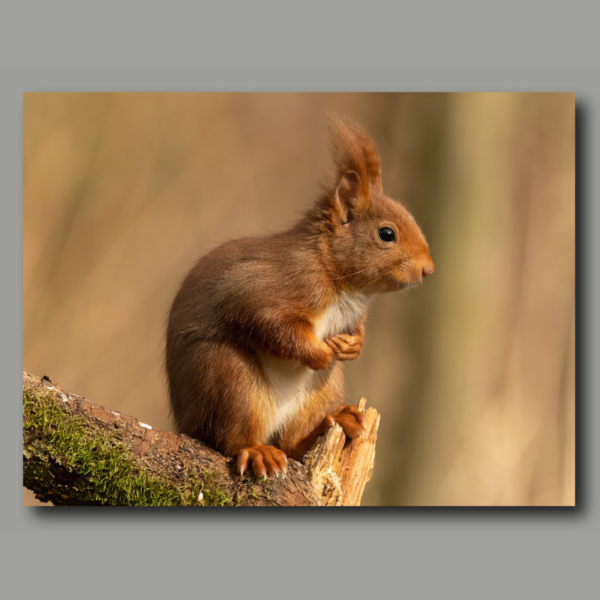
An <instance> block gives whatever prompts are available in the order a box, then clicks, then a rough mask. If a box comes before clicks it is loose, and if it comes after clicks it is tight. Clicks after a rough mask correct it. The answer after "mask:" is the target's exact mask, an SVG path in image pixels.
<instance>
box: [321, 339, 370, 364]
mask: <svg viewBox="0 0 600 600" xmlns="http://www.w3.org/2000/svg"><path fill="white" fill-rule="evenodd" d="M364 343H365V339H364V337H363V336H362V335H347V334H341V335H336V336H335V337H332V338H331V339H329V340H327V345H328V346H329V347H330V348H331V349H332V350H333V354H334V355H335V357H336V358H337V359H338V360H356V359H357V358H358V357H359V356H360V353H361V352H362V347H363V344H364Z"/></svg>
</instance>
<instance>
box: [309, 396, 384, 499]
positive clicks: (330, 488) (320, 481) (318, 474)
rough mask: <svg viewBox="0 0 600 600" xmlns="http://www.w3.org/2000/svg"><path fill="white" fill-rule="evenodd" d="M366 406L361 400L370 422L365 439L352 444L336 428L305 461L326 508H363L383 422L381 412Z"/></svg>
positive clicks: (323, 438)
mask: <svg viewBox="0 0 600 600" xmlns="http://www.w3.org/2000/svg"><path fill="white" fill-rule="evenodd" d="M366 405H367V401H366V399H365V398H361V399H360V402H359V403H358V408H359V409H360V410H361V411H362V412H363V413H364V415H365V417H366V419H367V424H366V430H367V434H366V436H365V437H364V438H358V439H356V440H353V441H351V442H350V441H348V440H347V439H346V436H345V435H344V432H343V430H342V428H341V427H340V426H339V425H334V426H333V427H332V428H331V429H330V430H329V431H328V432H327V434H326V435H325V436H323V437H321V438H319V440H317V443H316V445H315V447H314V448H313V449H312V450H311V451H310V452H309V453H308V454H307V455H306V456H305V458H304V465H305V467H306V470H307V473H308V478H309V480H310V483H311V485H312V487H313V488H314V490H315V492H316V493H317V495H318V496H319V497H320V499H321V504H322V505H323V506H360V501H361V498H362V495H363V492H364V490H365V485H366V484H367V482H368V481H369V480H370V479H371V476H372V474H373V465H374V461H375V444H376V442H377V430H378V428H379V420H380V417H379V413H378V412H377V411H376V410H375V409H374V408H373V407H369V408H368V409H366ZM365 409H366V410H365Z"/></svg>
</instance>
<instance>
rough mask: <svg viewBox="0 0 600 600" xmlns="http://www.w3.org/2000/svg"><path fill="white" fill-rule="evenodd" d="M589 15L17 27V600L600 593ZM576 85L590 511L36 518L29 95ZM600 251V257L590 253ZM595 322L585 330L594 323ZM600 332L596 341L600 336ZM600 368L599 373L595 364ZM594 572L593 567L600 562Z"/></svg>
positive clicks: (6, 54)
mask: <svg viewBox="0 0 600 600" xmlns="http://www.w3.org/2000/svg"><path fill="white" fill-rule="evenodd" d="M585 7H589V4H584V3H582V2H579V3H577V2H572V3H570V4H569V5H568V6H567V5H562V4H561V5H560V6H559V5H558V4H557V3H549V2H546V3H541V2H536V3H532V2H523V1H521V2H518V3H517V2H504V3H501V4H500V3H495V4H493V5H491V4H488V3H483V2H478V3H475V2H454V3H448V4H444V5H442V6H435V5H434V4H433V3H429V2H421V3H419V4H418V5H416V6H414V7H410V6H408V5H402V6H401V5H399V4H397V5H395V6H393V7H385V6H379V5H378V4H377V3H374V2H371V3H368V4H366V3H360V4H359V3H349V2H347V3H343V4H342V3H336V5H335V6H334V5H330V4H327V5H324V4H323V3H319V4H317V3H314V2H304V3H302V4H300V3H295V4H294V5H293V6H286V5H284V4H283V3H258V2H254V3H248V4H247V5H245V6H243V7H233V6H229V5H225V4H220V5H218V6H217V4H216V3H214V5H213V4H211V5H207V4H203V5H199V4H192V3H175V2H173V3H170V4H169V6H168V8H167V7H165V8H162V9H160V10H159V9H158V8H157V4H156V3H150V2H146V3H141V2H136V3H129V4H125V3H122V2H121V3H116V2H109V1H106V2H103V3H98V4H96V5H94V6H93V7H85V6H84V5H83V4H73V5H70V3H60V2H54V3H49V4H47V5H43V6H38V7H35V8H34V7H32V6H31V5H26V4H22V5H19V9H18V13H17V11H16V9H15V8H10V9H9V10H7V9H6V8H5V10H4V15H3V18H2V24H1V25H0V50H1V52H0V69H1V74H2V78H1V82H2V83H1V96H0V98H1V107H2V110H1V114H0V144H1V146H2V154H1V160H0V174H1V175H0V182H1V185H2V191H3V194H2V203H1V206H2V219H1V221H0V223H1V226H2V235H1V236H0V239H1V240H2V242H1V243H2V245H3V246H2V250H3V251H2V253H1V256H2V261H3V269H2V275H3V285H2V292H1V294H2V306H3V311H2V333H3V344H2V353H3V354H2V361H0V362H1V364H2V369H3V375H4V377H3V381H4V389H5V401H4V403H3V407H4V411H3V419H2V421H1V423H2V428H3V430H2V433H3V435H2V438H1V439H2V450H3V452H2V454H1V455H2V457H3V461H4V462H3V466H4V467H5V468H4V469H3V477H4V482H3V483H4V485H3V486H2V499H3V510H2V522H1V531H2V548H3V555H4V557H5V560H4V561H3V562H2V581H3V586H2V587H3V589H5V590H7V591H8V592H9V597H11V598H12V597H14V598H19V597H34V596H35V595H37V594H39V593H43V594H44V596H50V597H53V596H54V595H57V596H60V597H63V598H64V597H81V596H85V597H89V598H96V597H105V596H106V595H108V594H111V595H116V596H119V597H122V596H124V595H125V594H131V595H135V596H136V597H137V596H145V597H162V596H165V595H167V594H168V595H170V596H171V595H175V594H178V595H181V594H186V595H187V594H194V595H198V596H200V595H207V594H211V595H213V594H215V593H219V592H217V590H220V593H219V596H223V597H230V596H232V595H234V594H244V595H250V596H252V597H254V596H257V597H262V596H274V597H292V598H293V597H298V596H301V595H302V596H304V595H311V596H315V597H321V596H325V595H328V594H336V596H337V595H338V594H339V595H341V594H342V593H344V594H347V595H351V596H371V595H373V596H378V595H383V594H386V595H387V594H390V595H392V594H393V595H398V596H406V597H410V598H414V597H433V596H434V595H436V596H437V595H442V594H443V595H444V596H447V595H451V596H454V595H456V596H458V597H476V598H480V597H482V598H496V597H498V598H500V597H505V596H507V595H509V594H510V595H511V596H516V597H523V596H533V597H542V596H543V597H564V596H565V595H567V594H568V595H570V596H575V597H579V596H583V595H584V594H586V595H589V594H590V593H592V591H593V589H594V587H595V588H597V587H598V586H597V584H596V585H595V586H594V587H592V581H593V578H594V575H595V569H594V568H593V567H595V566H596V563H597V560H594V561H593V559H594V558H595V556H596V555H597V553H598V548H597V546H598V543H597V540H598V520H599V517H598V510H597V508H596V507H595V502H594V500H595V498H596V497H597V488H598V481H597V478H594V477H593V474H594V472H595V471H597V469H594V459H595V458H596V457H597V452H598V451H597V444H595V441H594V439H593V433H592V432H593V431H594V429H595V426H597V424H598V410H597V408H596V407H595V406H594V404H595V403H594V401H593V399H594V394H593V391H594V390H597V388H598V375H597V372H595V371H593V365H595V364H597V360H598V356H597V352H598V349H597V343H596V342H595V340H596V339H597V333H598V319H597V317H596V316H595V315H594V314H591V310H590V307H592V306H594V305H597V304H598V297H597V296H598V290H597V281H595V280H593V279H590V275H591V273H590V274H588V270H591V266H592V265H593V264H594V262H593V258H595V257H596V255H597V253H598V244H597V241H596V239H594V238H593V237H592V234H591V231H592V229H591V228H592V227H593V225H594V224H595V223H597V222H598V214H597V213H598V207H597V203H594V202H593V198H594V189H595V185H597V178H598V172H599V169H598V167H599V166H600V165H598V158H597V155H595V154H594V141H595V140H597V139H598V121H597V119H596V117H595V109H597V107H598V106H599V105H600V89H599V87H600V84H599V83H598V75H599V73H598V68H597V55H598V50H599V48H598V43H597V41H596V40H597V35H596V32H595V24H596V23H597V22H598V20H597V15H595V14H592V10H591V9H590V8H585ZM44 90H198V91H200V90H226V91H236V90H248V91H252V90H263V91H269V90H286V91H293V90H304V91H312V90H339V91H368V90H381V91H417V90H419V91H455V90H468V91H475V90H488V91H496V90H540V91H541V90H543V91H558V90H561V91H574V92H576V94H577V102H578V113H577V119H578V125H577V135H578V141H577V154H578V156H577V160H578V166H577V169H578V174H577V213H578V214H577V220H578V232H577V235H578V238H577V239H578V244H577V248H578V270H579V277H578V290H577V292H578V294H577V297H578V305H579V319H578V322H579V328H578V335H577V349H578V350H579V352H578V355H579V356H578V362H577V365H578V368H577V371H578V377H577V383H578V386H577V391H578V395H577V412H578V416H577V426H578V431H577V434H578V444H577V450H578V454H577V456H578V484H577V508H576V509H560V510H559V509H548V510H540V509H513V510H491V509H486V510H473V509H464V510H452V511H450V510H439V509H437V510H426V509H408V510H407V509H403V510H398V509H374V510H365V509H362V510H360V511H356V510H352V511H336V512H325V511H320V512H318V513H315V512H305V511H298V510H294V511H293V512H292V511H279V512H276V513H274V512H273V511H261V512H257V511H252V512H249V511H236V512H233V511H228V512H225V511H222V512H219V513H216V512H214V511H213V512H204V511H202V512H201V511H195V512H193V513H191V512H189V511H188V512H185V511H168V512H167V511H162V512H158V511H156V510H149V509H147V510H131V509H115V510H110V511H108V510H103V511H97V510H92V509H83V510H72V509H70V510H61V509H57V510H46V509H25V508H23V507H22V506H21V503H22V497H21V468H20V461H19V445H20V441H19V440H20V432H19V426H18V422H19V418H20V417H19V412H20V400H17V399H18V398H20V394H19V388H20V387H21V379H20V378H21V375H20V373H19V371H20V367H21V364H20V363H21V362H22V358H21V357H22V341H21V320H22V309H21V305H22V291H21V290H22V288H21V259H22V245H21V231H22V220H21V200H22V179H21V175H22V171H21V167H22V165H21V163H22V140H21V135H22V130H21V127H22V93H23V92H24V91H44ZM590 253H592V256H591V257H590ZM582 323H583V325H582ZM594 334H596V335H594ZM594 359H595V360H594ZM592 561H593V562H592Z"/></svg>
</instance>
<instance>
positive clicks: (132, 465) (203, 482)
mask: <svg viewBox="0 0 600 600" xmlns="http://www.w3.org/2000/svg"><path fill="white" fill-rule="evenodd" d="M370 410H372V409H370ZM367 414H368V413H367ZM337 429H339V428H337ZM331 436H337V437H339V431H332V432H330V434H329V435H328V436H325V438H324V439H322V443H324V442H325V441H327V440H328V439H333V438H332V437H331ZM375 436H376V427H375ZM336 439H337V438H336ZM374 442H375V440H374V439H373V443H372V447H373V451H374ZM342 446H343V443H342ZM342 446H339V444H338V447H339V448H341V447H342ZM316 452H317V454H315V451H313V453H312V454H311V456H312V459H311V460H310V461H309V464H310V471H309V472H307V470H306V469H305V467H304V465H303V464H301V463H299V462H297V461H293V460H290V461H289V465H288V474H287V476H286V477H284V478H269V479H267V480H266V481H265V480H259V479H256V478H255V477H253V476H252V475H251V474H249V475H247V476H245V477H244V478H240V477H239V475H238V474H237V473H236V470H235V464H234V462H233V460H232V459H231V458H227V457H224V456H222V455H221V454H219V453H218V452H215V451H214V450H212V449H211V448H208V447H207V446H206V445H204V444H203V443H202V442H200V441H198V440H195V439H192V438H190V437H188V436H185V435H175V434H173V433H168V432H166V431H159V430H156V429H153V428H151V427H149V426H148V425H145V424H144V423H140V422H139V421H137V420H136V419H134V418H132V417H128V416H126V415H122V414H120V413H117V412H115V411H111V410H109V409H107V408H104V407H102V406H99V405H96V404H93V403H91V402H89V401H88V400H86V399H85V398H82V397H80V396H76V395H74V394H71V393H69V392H67V391H65V390H62V389H60V388H59V387H58V386H57V385H55V384H53V383H52V382H50V380H48V379H44V380H40V379H39V378H37V377H34V376H32V375H29V374H27V373H23V484H24V485H25V487H27V488H29V489H30V490H33V491H34V492H35V495H36V497H37V498H38V499H40V500H42V501H51V502H52V503H53V504H55V505H105V506H106V505H109V506H319V505H321V504H325V505H327V504H332V502H331V499H330V498H329V497H328V498H325V496H324V495H323V490H322V489H319V487H318V486H317V489H318V490H319V491H317V489H315V487H313V485H314V482H315V481H316V480H317V479H319V480H321V479H322V476H321V475H319V468H320V466H319V465H320V460H321V459H318V458H316V457H317V456H320V455H319V454H318V448H317V449H316ZM309 458H310V457H309ZM329 458H331V456H329ZM336 462H339V461H336ZM323 464H324V463H323ZM340 467H341V468H342V470H343V469H344V467H343V466H341V463H340ZM370 467H371V470H372V460H371V465H370ZM325 470H326V471H327V472H328V473H329V472H331V465H330V464H327V465H326V466H325ZM345 470H348V467H345ZM363 470H364V469H363ZM365 474H367V472H366V471H365ZM369 476H370V473H368V476H367V477H362V480H363V481H362V487H361V489H360V492H359V494H358V501H356V502H353V503H356V504H358V502H360V495H361V494H362V489H364V483H366V480H367V479H368V477H369ZM354 496H356V492H355V493H354V495H349V496H348V497H352V498H354ZM322 500H323V501H322ZM342 503H343V502H342V496H340V497H339V501H336V502H335V504H342Z"/></svg>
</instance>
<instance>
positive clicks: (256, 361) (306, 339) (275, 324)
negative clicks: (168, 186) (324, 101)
mask: <svg viewBox="0 0 600 600" xmlns="http://www.w3.org/2000/svg"><path fill="white" fill-rule="evenodd" d="M330 130H331V133H332V140H333V149H334V159H335V164H336V175H335V178H334V180H333V181H332V182H331V184H330V185H328V186H325V188H324V190H323V192H322V194H321V196H320V198H319V199H318V200H317V202H316V203H315V205H314V206H313V208H312V209H311V210H310V211H309V212H308V213H307V214H306V215H305V216H304V218H303V219H302V220H301V221H300V222H299V223H297V224H296V225H295V226H294V227H292V229H290V230H289V231H286V232H283V233H277V234H274V235H269V236H265V237H257V238H244V239H240V240H233V241H230V242H228V243H226V244H223V245H222V246H219V247H218V248H216V249H215V250H213V251H212V252H210V253H209V254H207V255H206V256H204V257H203V258H201V259H200V260H199V261H198V263H197V264H196V265H195V266H194V267H193V268H192V270H191V271H190V272H189V274H188V275H187V277H186V278H185V280H184V281H183V284H182V285H181V288H180V290H179V292H178V294H177V296H176V298H175V300H174V302H173V305H172V308H171V312H170V315H169V323H168V328H167V345H166V370H167V377H168V384H169V394H170V401H171V408H172V412H173V415H174V418H175V421H176V424H177V429H178V431H179V432H180V433H187V434H189V435H191V436H194V437H197V438H199V439H201V440H203V441H204V442H206V443H207V444H209V445H210V446H212V447H214V448H216V449H217V450H219V451H221V452H222V453H224V454H226V455H230V456H235V455H237V456H238V466H239V469H240V472H243V471H244V470H245V469H246V468H247V467H248V465H249V463H250V462H251V463H252V466H253V470H254V472H255V474H256V475H258V476H265V475H266V474H267V473H268V474H272V473H278V472H280V471H282V470H285V467H284V466H283V463H282V459H281V452H280V451H283V452H284V453H285V454H287V455H288V456H291V457H294V458H300V457H301V456H302V455H303V454H304V453H305V452H306V451H307V450H308V449H309V448H310V446H311V445H312V443H313V442H314V440H315V439H316V437H318V435H320V434H322V433H324V431H325V430H326V428H327V427H328V426H330V425H331V424H333V423H334V422H338V423H340V424H341V425H342V427H343V428H344V431H345V432H346V434H347V435H349V436H350V437H357V436H358V435H360V434H361V432H362V431H363V428H362V417H361V415H360V413H359V412H358V411H357V410H356V409H355V408H354V409H353V407H344V406H343V399H344V381H343V373H342V364H341V362H340V361H343V360H353V359H355V358H357V357H358V356H359V354H360V351H361V349H362V344H363V331H364V329H363V325H362V323H363V321H364V318H365V314H366V311H363V314H361V315H359V318H354V316H353V317H352V318H350V316H348V322H347V323H348V324H344V323H345V321H344V319H345V315H346V312H344V311H348V310H354V309H353V308H352V307H351V306H350V308H348V307H347V306H346V305H343V304H342V305H340V306H342V308H340V309H339V310H338V312H337V313H335V315H337V317H336V318H337V319H338V321H339V323H338V321H335V327H337V329H339V331H338V330H337V329H336V331H335V333H334V334H333V335H331V336H329V337H327V338H326V339H321V338H320V337H319V335H318V331H319V324H320V323H322V322H325V321H326V320H327V318H330V319H333V318H334V317H331V315H330V313H331V311H332V310H333V309H334V308H335V307H337V306H338V304H336V303H339V302H341V300H340V299H342V298H354V297H355V296H348V294H350V295H352V294H354V295H356V294H362V295H364V294H368V295H371V294H374V293H381V292H387V291H393V290H397V289H402V288H404V287H407V286H410V285H413V284H415V283H418V282H420V281H421V280H422V279H423V278H424V277H425V276H426V275H428V274H429V273H431V272H432V271H433V262H432V261H431V257H430V255H429V248H428V246H427V242H426V241H425V238H424V236H423V234H422V233H421V230H420V229H419V227H418V226H417V224H416V222H415V221H414V219H413V217H412V216H411V215H410V213H409V212H408V211H407V210H406V209H405V208H404V207H403V206H402V205H401V204H399V203H398V202H395V201H393V200H391V199H390V198H388V197H387V196H385V195H384V194H383V191H382V188H381V166H380V160H379V153H378V151H377V148H376V146H375V144H374V142H373V141H372V140H371V138H370V137H369V136H368V135H367V134H366V133H365V132H364V131H363V130H362V129H361V128H360V127H359V126H358V125H356V124H355V123H353V122H351V121H349V120H348V119H345V118H340V117H332V118H331V120H330ZM382 227H390V228H392V229H393V230H394V231H395V233H396V242H394V243H386V242H383V241H381V239H379V237H378V233H377V232H378V230H379V229H380V228H382ZM361 297H362V296H361ZM358 306H359V307H362V305H358ZM356 310H359V309H356ZM328 311H329V313H328ZM332 314H333V313H332ZM327 315H329V316H327ZM340 315H341V316H340ZM324 319H325V321H323V320H324ZM332 327H333V325H332ZM277 381H278V382H279V383H277ZM304 381H307V382H308V383H306V385H305V384H304V383H302V385H305V388H306V389H304V388H303V390H304V391H303V393H302V394H300V393H299V395H298V396H297V398H296V397H295V396H292V397H290V398H291V400H290V398H288V396H287V395H286V394H288V391H289V389H292V390H295V389H296V388H295V387H294V386H296V385H298V386H300V383H298V382H304ZM278 386H279V387H278ZM278 390H283V392H280V391H278ZM294 393H295V392H294ZM346 409H347V410H346ZM344 411H345V412H344ZM273 446H274V447H275V448H277V449H278V450H276V449H275V448H274V447H273Z"/></svg>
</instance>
